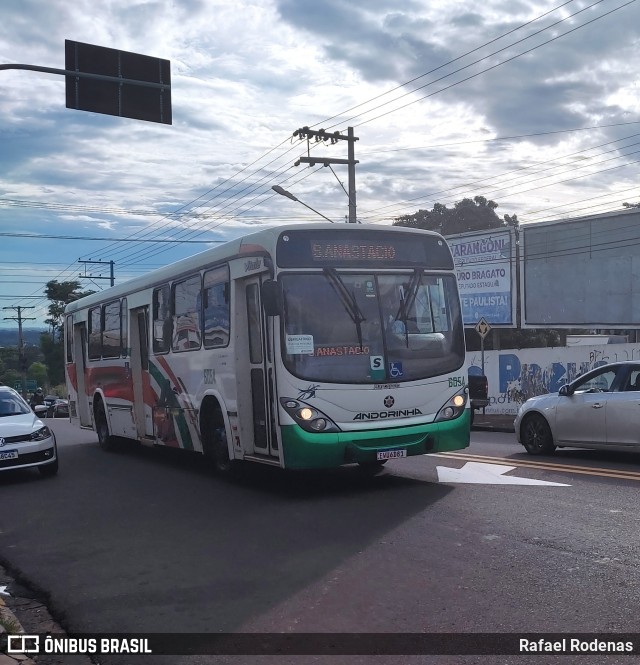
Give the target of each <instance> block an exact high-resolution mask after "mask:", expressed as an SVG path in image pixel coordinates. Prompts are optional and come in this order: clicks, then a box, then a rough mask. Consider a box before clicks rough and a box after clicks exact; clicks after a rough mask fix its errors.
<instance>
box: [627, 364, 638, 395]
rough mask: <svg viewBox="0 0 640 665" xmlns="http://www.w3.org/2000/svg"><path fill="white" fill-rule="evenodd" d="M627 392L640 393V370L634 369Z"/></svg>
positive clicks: (630, 375)
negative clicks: (635, 391) (636, 391)
mask: <svg viewBox="0 0 640 665" xmlns="http://www.w3.org/2000/svg"><path fill="white" fill-rule="evenodd" d="M627 390H638V391H640V370H635V369H634V370H632V371H631V373H630V374H629V382H628V384H627Z"/></svg>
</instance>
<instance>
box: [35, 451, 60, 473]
mask: <svg viewBox="0 0 640 665" xmlns="http://www.w3.org/2000/svg"><path fill="white" fill-rule="evenodd" d="M38 471H39V472H40V475H41V476H42V477H43V478H53V476H55V475H56V473H58V451H57V450H56V459H55V460H54V461H53V462H49V464H43V465H42V466H39V467H38Z"/></svg>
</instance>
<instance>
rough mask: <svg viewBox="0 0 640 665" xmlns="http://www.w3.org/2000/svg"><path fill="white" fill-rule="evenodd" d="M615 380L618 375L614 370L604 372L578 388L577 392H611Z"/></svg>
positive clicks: (590, 378)
mask: <svg viewBox="0 0 640 665" xmlns="http://www.w3.org/2000/svg"><path fill="white" fill-rule="evenodd" d="M615 378H616V373H615V372H614V371H613V370H607V371H606V372H602V374H596V375H595V376H593V375H592V376H591V377H589V378H588V379H587V380H586V381H584V382H583V383H580V384H579V385H577V386H576V392H581V393H588V392H590V393H602V392H609V391H610V390H611V386H612V384H613V382H614V380H615Z"/></svg>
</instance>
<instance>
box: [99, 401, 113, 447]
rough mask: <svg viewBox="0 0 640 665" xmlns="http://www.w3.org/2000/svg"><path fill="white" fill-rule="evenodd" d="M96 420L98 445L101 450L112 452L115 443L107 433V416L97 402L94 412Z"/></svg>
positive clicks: (102, 406) (101, 405)
mask: <svg viewBox="0 0 640 665" xmlns="http://www.w3.org/2000/svg"><path fill="white" fill-rule="evenodd" d="M95 419H96V434H97V435H98V445H99V446H100V448H102V449H103V450H113V449H114V448H115V442H114V439H113V437H112V436H111V434H110V433H109V423H108V422H107V414H106V413H105V411H104V405H103V403H102V401H99V402H98V404H97V406H96V412H95Z"/></svg>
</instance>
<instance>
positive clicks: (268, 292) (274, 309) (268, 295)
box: [261, 279, 282, 316]
mask: <svg viewBox="0 0 640 665" xmlns="http://www.w3.org/2000/svg"><path fill="white" fill-rule="evenodd" d="M261 297H262V307H263V308H264V312H265V314H266V315H267V316H280V314H282V293H281V291H280V284H279V283H278V282H277V281H276V280H274V279H268V280H266V281H265V282H263V283H262V288H261Z"/></svg>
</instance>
